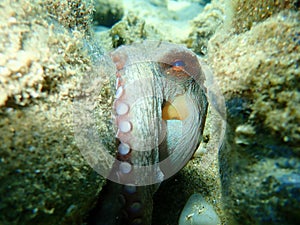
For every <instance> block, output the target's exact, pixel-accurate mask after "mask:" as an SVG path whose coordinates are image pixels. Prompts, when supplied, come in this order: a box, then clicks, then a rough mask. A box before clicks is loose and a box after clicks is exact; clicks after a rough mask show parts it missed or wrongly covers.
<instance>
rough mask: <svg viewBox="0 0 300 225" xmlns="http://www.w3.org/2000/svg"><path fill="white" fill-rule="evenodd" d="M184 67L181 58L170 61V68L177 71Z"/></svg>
mask: <svg viewBox="0 0 300 225" xmlns="http://www.w3.org/2000/svg"><path fill="white" fill-rule="evenodd" d="M184 67H185V63H184V62H183V61H182V60H179V59H177V60H175V61H174V62H173V63H172V69H173V70H174V71H178V72H179V71H183V70H184Z"/></svg>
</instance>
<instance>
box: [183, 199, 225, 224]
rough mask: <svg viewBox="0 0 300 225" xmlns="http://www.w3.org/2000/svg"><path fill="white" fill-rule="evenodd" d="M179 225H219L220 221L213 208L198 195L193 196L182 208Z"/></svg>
mask: <svg viewBox="0 0 300 225" xmlns="http://www.w3.org/2000/svg"><path fill="white" fill-rule="evenodd" d="M178 224H179V225H200V224H201V225H219V224H221V222H220V219H219V217H218V215H217V213H216V212H215V210H214V208H213V206H212V205H211V204H209V203H208V202H207V201H205V199H204V198H203V197H202V196H201V195H200V194H193V195H192V196H191V197H190V198H189V200H188V201H187V203H186V205H185V206H184V208H183V210H182V212H181V214H180V218H179V223H178Z"/></svg>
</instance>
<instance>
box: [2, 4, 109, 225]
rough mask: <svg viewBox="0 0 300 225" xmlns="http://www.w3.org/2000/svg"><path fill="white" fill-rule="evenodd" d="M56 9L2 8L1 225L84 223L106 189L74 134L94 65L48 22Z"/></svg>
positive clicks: (74, 40)
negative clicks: (79, 92) (84, 83)
mask: <svg viewBox="0 0 300 225" xmlns="http://www.w3.org/2000/svg"><path fill="white" fill-rule="evenodd" d="M60 2H68V3H70V4H71V1H60ZM51 4H54V2H53V1H46V2H45V1H9V0H3V1H1V2H0V14H1V17H0V30H1V32H0V96H1V97H0V128H1V129H0V168H1V169H0V180H1V182H0V199H1V201H0V224H3V225H8V224H9V225H13V224H18V225H19V224H49V225H53V224H81V223H82V221H83V218H84V216H85V215H86V213H87V211H89V210H90V209H91V207H92V206H93V205H94V203H95V199H96V198H97V196H98V193H99V192H100V190H101V187H102V186H103V184H104V182H105V181H104V179H102V178H101V177H100V176H98V175H97V174H96V173H95V172H94V171H93V170H92V169H91V168H90V167H89V166H88V165H87V163H86V161H85V160H84V159H83V157H82V156H81V154H80V151H79V149H78V148H77V146H76V145H75V143H74V135H73V131H72V129H73V127H72V99H73V97H74V95H76V91H75V90H76V85H77V83H78V77H81V76H82V75H83V74H85V73H87V72H88V71H90V66H91V62H90V59H89V56H88V55H87V53H86V50H84V49H85V48H84V43H83V36H82V33H81V32H78V31H75V30H76V29H74V31H70V29H69V28H70V27H68V26H66V27H68V29H65V28H64V27H63V26H62V25H60V24H59V21H55V19H53V17H52V16H51V18H49V17H48V15H49V14H51V15H52V13H51V12H50V11H46V8H45V7H44V6H45V5H47V6H48V7H50V5H51ZM72 4H73V3H72ZM72 4H71V5H72ZM65 6H66V5H65ZM64 9H65V12H70V10H69V9H67V8H64ZM54 10H55V9H52V12H53V11H54ZM59 10H62V11H64V10H63V8H59ZM87 14H88V12H85V13H83V15H87ZM83 18H85V17H83ZM65 19H67V18H65ZM69 19H71V18H68V21H66V23H71V22H70V21H69ZM73 19H74V18H73ZM61 20H63V17H61ZM72 21H73V20H72ZM78 21H79V20H78ZM78 21H77V22H78ZM77 22H75V24H76V23H77ZM81 22H83V23H84V24H85V23H86V22H87V21H82V20H81ZM62 24H63V25H65V24H64V23H63V22H62ZM84 24H82V26H81V25H79V24H78V23H77V25H78V26H80V27H85V25H84ZM73 25H74V24H73ZM73 25H72V27H73ZM73 28H74V27H73Z"/></svg>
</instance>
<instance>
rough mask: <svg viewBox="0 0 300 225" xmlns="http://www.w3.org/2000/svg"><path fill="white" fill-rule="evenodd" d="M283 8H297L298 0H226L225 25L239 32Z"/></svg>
mask: <svg viewBox="0 0 300 225" xmlns="http://www.w3.org/2000/svg"><path fill="white" fill-rule="evenodd" d="M284 9H287V10H296V9H299V0H275V1H274V0H265V1H249V0H227V4H226V11H227V23H228V24H227V25H229V26H231V27H232V28H233V30H234V32H236V33H241V32H244V31H247V30H249V29H251V27H252V26H254V25H255V24H257V23H259V22H261V21H264V20H265V19H267V18H269V17H270V16H272V15H274V14H276V13H278V12H280V11H282V10H284Z"/></svg>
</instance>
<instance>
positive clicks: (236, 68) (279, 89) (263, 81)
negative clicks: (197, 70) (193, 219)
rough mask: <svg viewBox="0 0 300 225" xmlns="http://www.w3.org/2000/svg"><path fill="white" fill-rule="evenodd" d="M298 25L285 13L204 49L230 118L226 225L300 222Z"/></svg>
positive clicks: (223, 165) (220, 36)
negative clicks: (229, 222) (227, 221)
mask: <svg viewBox="0 0 300 225" xmlns="http://www.w3.org/2000/svg"><path fill="white" fill-rule="evenodd" d="M299 19H300V14H299V12H296V11H292V10H291V11H282V12H281V13H279V14H276V15H274V16H271V17H270V18H268V19H266V20H265V21H263V22H260V23H257V24H256V25H253V26H252V27H251V29H250V30H249V31H247V32H244V33H240V34H239V35H232V34H229V33H227V34H226V33H225V34H224V30H220V31H219V32H217V33H216V35H215V36H214V37H213V38H212V39H211V40H210V43H209V50H208V61H210V62H211V65H212V67H213V68H214V71H215V74H216V76H217V77H218V79H219V80H220V84H221V87H222V90H223V93H224V94H225V98H226V102H227V110H228V114H227V115H228V124H229V126H227V129H228V132H227V136H226V142H225V145H224V148H223V149H222V150H221V152H220V157H219V160H220V171H221V180H222V192H223V200H224V204H225V206H226V207H225V209H226V212H227V214H228V216H231V218H232V221H231V224H235V223H237V224H276V225H277V224H278V225H279V224H294V221H298V220H299V213H298V212H299V210H300V208H299V205H300V204H299V202H300V200H299V197H298V196H299V193H300V189H299V183H300V174H299V169H300V159H299V152H300V148H299V141H300V133H299V132H300V130H299V122H300V114H299V110H297V109H299V107H300V94H299V88H300V86H299V84H300V83H299V79H300V70H299V55H300V49H299V33H300V25H299ZM237 26H238V24H237ZM240 26H241V29H242V30H243V29H244V25H243V24H241V25H240ZM225 30H226V29H225Z"/></svg>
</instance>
